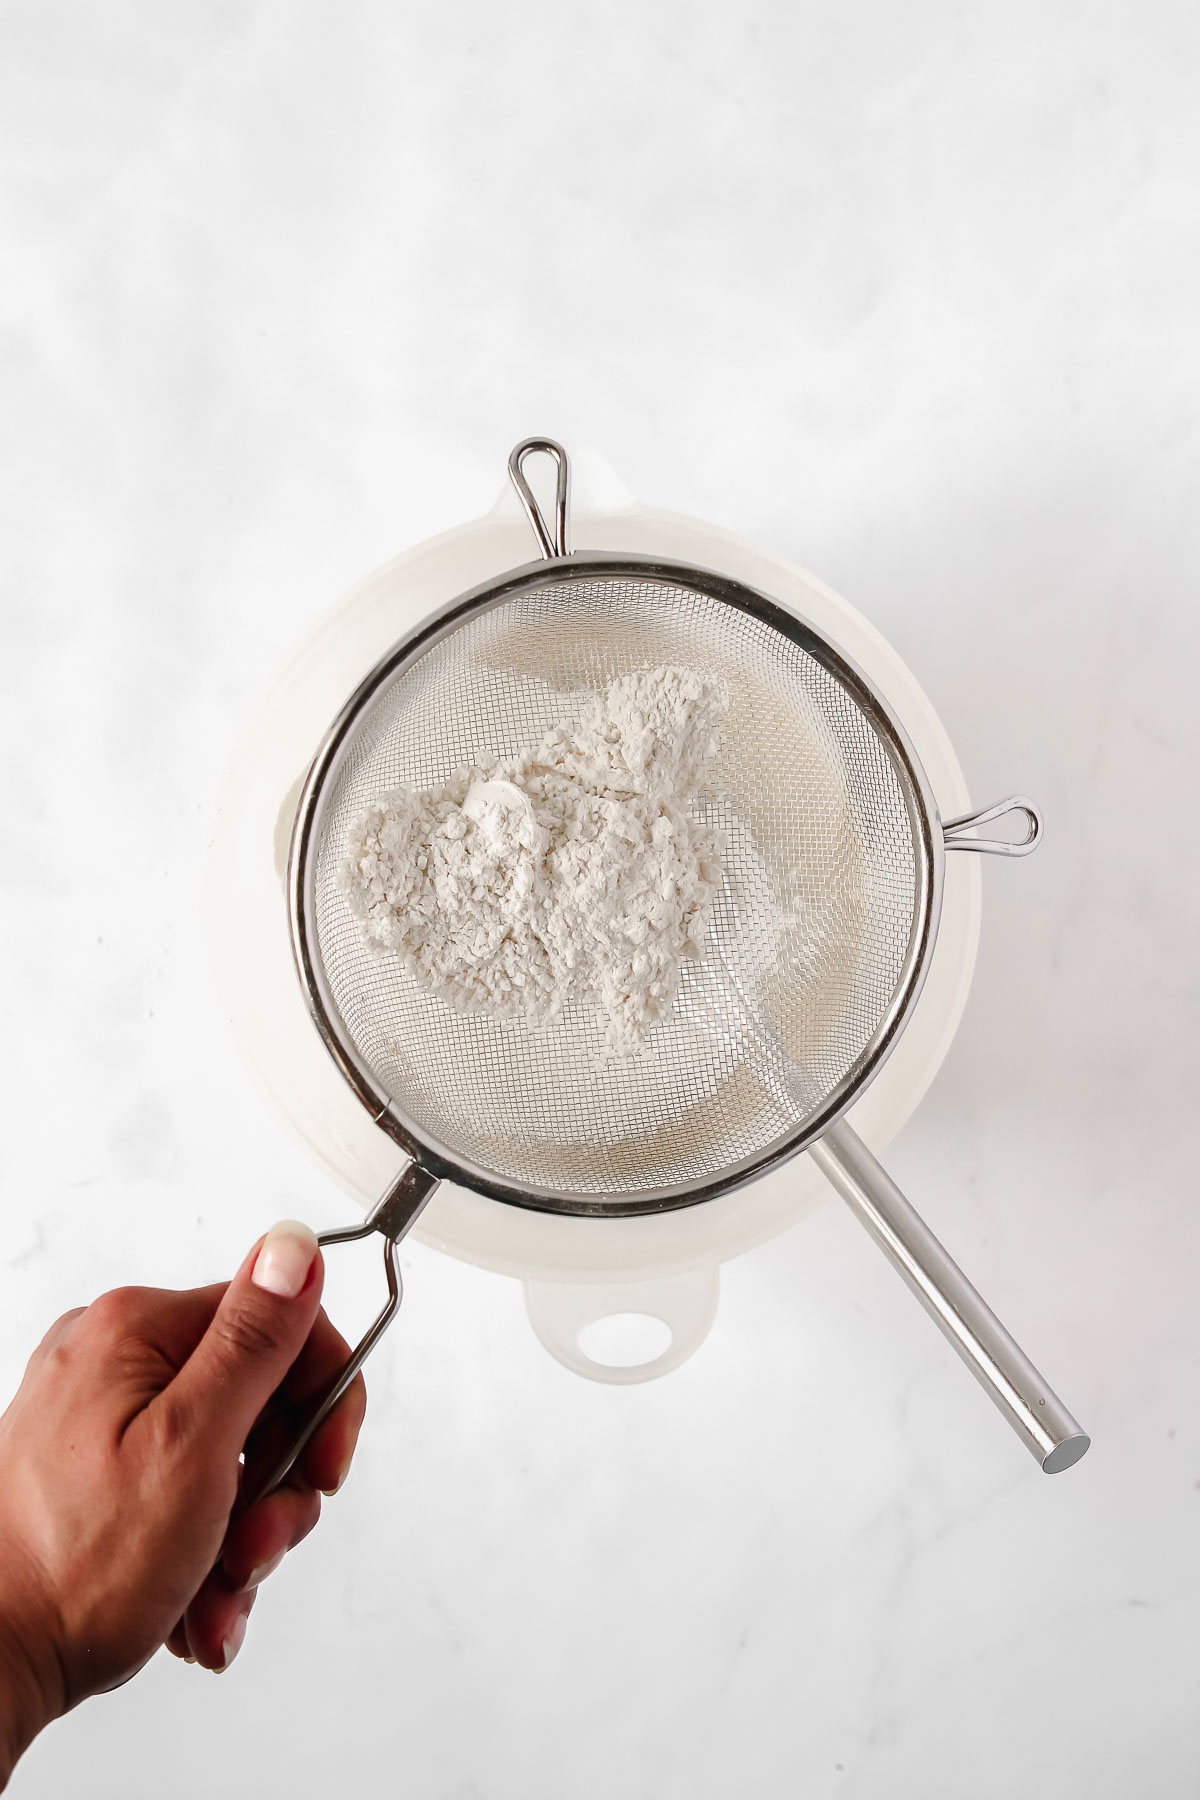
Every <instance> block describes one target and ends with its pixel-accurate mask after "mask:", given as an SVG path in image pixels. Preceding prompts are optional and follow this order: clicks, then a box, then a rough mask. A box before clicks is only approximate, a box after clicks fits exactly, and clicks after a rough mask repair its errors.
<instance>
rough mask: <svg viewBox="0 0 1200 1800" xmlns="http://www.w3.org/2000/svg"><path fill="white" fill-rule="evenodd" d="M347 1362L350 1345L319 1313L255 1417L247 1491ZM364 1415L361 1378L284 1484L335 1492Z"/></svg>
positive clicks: (249, 1445)
mask: <svg viewBox="0 0 1200 1800" xmlns="http://www.w3.org/2000/svg"><path fill="white" fill-rule="evenodd" d="M349 1359H350V1346H349V1344H348V1343H347V1342H346V1340H345V1338H344V1337H343V1336H342V1334H341V1332H340V1331H338V1330H337V1328H336V1327H335V1326H334V1325H332V1324H331V1323H330V1321H329V1317H328V1315H327V1314H326V1312H325V1310H324V1308H322V1309H321V1310H320V1311H319V1312H318V1314H317V1317H316V1319H315V1321H314V1323H313V1327H312V1330H311V1331H310V1332H309V1334H308V1337H307V1338H306V1339H305V1342H304V1346H303V1348H302V1349H301V1351H300V1354H299V1356H297V1358H296V1360H295V1362H294V1363H293V1364H292V1366H291V1368H290V1369H289V1370H288V1372H287V1375H286V1376H285V1378H284V1380H283V1382H282V1383H281V1385H280V1386H279V1388H278V1389H277V1390H276V1392H275V1393H274V1394H273V1395H272V1397H271V1400H270V1401H269V1402H268V1404H267V1406H265V1407H264V1408H263V1411H262V1412H261V1413H260V1414H259V1417H258V1420H257V1421H256V1423H255V1426H254V1429H253V1431H252V1432H251V1434H250V1436H249V1438H248V1439H247V1442H246V1483H247V1486H251V1485H252V1484H253V1482H254V1481H255V1480H257V1479H258V1478H259V1477H260V1476H261V1475H262V1473H263V1472H264V1471H265V1470H266V1468H267V1467H268V1466H269V1464H270V1463H271V1462H272V1461H273V1460H274V1458H275V1457H277V1456H279V1455H280V1454H281V1453H282V1452H283V1451H284V1450H285V1449H286V1448H287V1445H288V1443H289V1442H290V1440H291V1439H292V1438H293V1437H294V1436H295V1435H296V1433H297V1432H299V1431H300V1430H301V1429H302V1427H303V1425H304V1423H305V1421H306V1420H307V1419H309V1418H311V1417H312V1414H313V1412H314V1411H315V1410H316V1408H317V1406H319V1405H320V1402H321V1398H322V1396H323V1395H324V1394H326V1393H327V1392H328V1391H329V1389H330V1388H331V1387H332V1386H333V1383H334V1382H335V1381H336V1379H337V1377H338V1376H339V1375H340V1373H341V1371H342V1370H343V1369H344V1368H345V1366H346V1363H347V1362H348V1361H349ZM366 1410H367V1388H366V1383H365V1382H364V1380H363V1378H362V1375H361V1374H359V1375H356V1376H355V1377H354V1380H353V1381H352V1382H351V1384H350V1386H349V1387H348V1388H347V1389H346V1392H345V1393H344V1394H343V1395H342V1397H341V1399H340V1400H339V1401H338V1403H337V1405H336V1406H335V1407H334V1409H333V1411H332V1412H331V1413H330V1415H329V1417H328V1418H327V1419H326V1420H324V1421H323V1423H322V1424H321V1426H320V1429H319V1430H317V1431H315V1432H314V1433H313V1435H312V1437H311V1438H310V1439H309V1441H308V1443H307V1444H306V1445H305V1446H304V1449H303V1450H302V1451H301V1453H300V1456H299V1457H298V1459H297V1462H296V1466H295V1468H294V1469H293V1471H292V1474H291V1475H289V1477H288V1480H289V1481H297V1480H298V1481H303V1482H305V1483H307V1484H308V1485H309V1486H310V1487H314V1488H319V1489H320V1490H321V1491H322V1492H323V1493H327V1494H328V1493H333V1492H336V1490H337V1489H338V1488H339V1487H340V1486H341V1484H342V1482H343V1481H344V1480H345V1478H346V1472H347V1470H348V1469H349V1466H350V1459H351V1457H352V1456H353V1455H354V1447H355V1445H356V1443H357V1442H358V1434H359V1429H360V1427H361V1426H362V1422H363V1418H364V1415H365V1413H366Z"/></svg>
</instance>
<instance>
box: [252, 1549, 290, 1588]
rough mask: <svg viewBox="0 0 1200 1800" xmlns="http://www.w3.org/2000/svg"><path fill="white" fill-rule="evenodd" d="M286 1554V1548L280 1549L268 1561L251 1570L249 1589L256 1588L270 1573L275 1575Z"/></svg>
mask: <svg viewBox="0 0 1200 1800" xmlns="http://www.w3.org/2000/svg"><path fill="white" fill-rule="evenodd" d="M286 1555H287V1551H286V1550H279V1551H277V1552H276V1554H275V1555H274V1556H272V1557H271V1558H270V1560H269V1561H268V1562H265V1563H259V1565H258V1567H257V1569H254V1570H252V1571H251V1575H250V1579H249V1581H248V1582H247V1583H246V1587H247V1589H249V1588H256V1587H257V1586H258V1585H259V1583H260V1582H262V1581H265V1580H266V1579H267V1576H268V1575H273V1574H274V1573H275V1571H276V1569H277V1568H278V1567H279V1565H280V1563H281V1562H282V1561H283V1559H284V1557H285V1556H286Z"/></svg>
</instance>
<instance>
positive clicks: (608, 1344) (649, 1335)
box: [577, 1312, 672, 1369]
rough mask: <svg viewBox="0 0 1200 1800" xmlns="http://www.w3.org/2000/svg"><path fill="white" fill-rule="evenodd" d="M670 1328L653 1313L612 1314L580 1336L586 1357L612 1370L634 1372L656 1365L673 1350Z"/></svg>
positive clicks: (592, 1323) (597, 1320)
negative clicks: (636, 1369)
mask: <svg viewBox="0 0 1200 1800" xmlns="http://www.w3.org/2000/svg"><path fill="white" fill-rule="evenodd" d="M671 1337H672V1333H671V1327H670V1326H669V1325H668V1324H667V1322H666V1320H665V1319H659V1318H656V1317H655V1316H654V1314H653V1313H644V1312H623V1313H609V1315H608V1316H607V1318H604V1319H593V1320H592V1322H591V1324H590V1325H585V1326H584V1328H583V1330H582V1331H581V1332H580V1333H579V1338H578V1340H577V1341H578V1344H579V1348H580V1349H581V1350H582V1351H583V1353H584V1355H585V1356H589V1357H590V1358H591V1359H592V1361H593V1362H596V1363H601V1364H603V1365H604V1367H605V1368H609V1369H635V1368H638V1367H639V1366H640V1365H641V1364H642V1363H651V1362H655V1361H656V1360H657V1359H658V1358H659V1357H660V1356H664V1355H665V1354H666V1352H667V1351H668V1350H669V1349H670V1347H671Z"/></svg>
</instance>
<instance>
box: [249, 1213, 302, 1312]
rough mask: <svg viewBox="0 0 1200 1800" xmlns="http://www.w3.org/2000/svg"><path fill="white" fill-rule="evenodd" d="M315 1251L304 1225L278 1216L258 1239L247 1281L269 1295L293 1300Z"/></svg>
mask: <svg viewBox="0 0 1200 1800" xmlns="http://www.w3.org/2000/svg"><path fill="white" fill-rule="evenodd" d="M316 1254H317V1240H316V1238H315V1237H314V1235H313V1233H312V1232H311V1231H310V1230H309V1228H308V1226H307V1225H301V1224H300V1223H299V1222H298V1221H297V1220H296V1219H281V1220H280V1221H279V1223H278V1225H272V1227H271V1229H270V1231H268V1233H267V1235H266V1237H265V1238H264V1239H263V1241H262V1247H261V1249H260V1250H259V1252H258V1255H257V1256H256V1257H255V1259H254V1270H253V1274H252V1275H251V1280H252V1281H253V1282H254V1285H255V1286H256V1287H260V1288H266V1290H267V1292H268V1293H269V1294H278V1295H279V1296H280V1297H281V1298H282V1299H284V1300H294V1299H295V1298H296V1295H297V1294H298V1293H299V1292H300V1290H301V1288H302V1287H303V1286H304V1284H305V1282H306V1281H307V1280H308V1271H309V1270H310V1269H311V1268H312V1265H313V1257H314V1256H315V1255H316Z"/></svg>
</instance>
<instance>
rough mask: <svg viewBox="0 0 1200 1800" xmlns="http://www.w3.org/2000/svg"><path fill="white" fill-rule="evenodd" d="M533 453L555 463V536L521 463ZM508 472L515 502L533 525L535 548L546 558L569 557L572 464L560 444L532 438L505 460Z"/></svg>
mask: <svg viewBox="0 0 1200 1800" xmlns="http://www.w3.org/2000/svg"><path fill="white" fill-rule="evenodd" d="M535 451H541V452H544V454H545V455H547V456H552V457H553V458H554V460H555V462H556V463H557V464H558V481H557V483H556V485H555V489H554V536H553V537H551V535H550V529H549V527H548V526H547V524H546V521H545V519H544V518H543V517H542V509H541V507H540V506H539V505H538V503H537V501H536V500H535V499H534V497H533V489H532V488H531V487H530V485H529V483H528V482H527V481H526V479H525V472H524V470H523V468H522V466H521V465H522V464H523V462H524V461H525V458H526V457H527V456H532V455H533V454H534V452H535ZM508 473H509V476H510V478H511V480H512V484H513V486H514V487H515V488H516V490H517V499H518V500H519V501H520V502H521V505H522V506H523V507H524V508H525V517H526V518H527V519H528V520H529V523H530V524H531V525H532V526H533V535H534V536H535V537H536V539H537V541H538V548H539V549H540V550H541V553H542V555H543V556H544V557H546V558H547V559H550V558H552V557H555V556H570V554H571V547H570V543H569V541H568V537H569V514H570V508H571V464H570V460H569V458H568V456H567V453H566V451H565V450H564V449H563V447H562V445H561V444H556V443H555V442H554V439H553V438H540V437H531V438H526V439H525V441H524V443H521V444H518V445H517V447H516V449H515V450H514V451H513V453H512V455H511V456H510V457H509V459H508Z"/></svg>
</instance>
